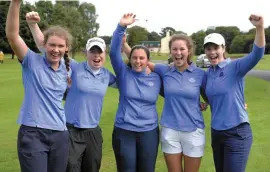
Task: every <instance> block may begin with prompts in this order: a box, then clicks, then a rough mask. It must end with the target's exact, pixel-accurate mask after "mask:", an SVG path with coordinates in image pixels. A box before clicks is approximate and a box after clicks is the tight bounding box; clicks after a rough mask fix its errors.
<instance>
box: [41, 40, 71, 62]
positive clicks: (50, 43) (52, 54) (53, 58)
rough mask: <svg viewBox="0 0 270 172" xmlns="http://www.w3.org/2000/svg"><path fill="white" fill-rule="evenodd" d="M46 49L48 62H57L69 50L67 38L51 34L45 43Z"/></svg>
mask: <svg viewBox="0 0 270 172" xmlns="http://www.w3.org/2000/svg"><path fill="white" fill-rule="evenodd" d="M45 49H46V54H47V60H48V62H49V63H50V64H57V63H59V61H60V59H61V58H62V57H63V56H64V54H65V52H66V51H67V50H68V48H67V45H66V39H65V38H63V37H60V36H57V35H52V36H49V37H48V39H47V41H46V43H45Z"/></svg>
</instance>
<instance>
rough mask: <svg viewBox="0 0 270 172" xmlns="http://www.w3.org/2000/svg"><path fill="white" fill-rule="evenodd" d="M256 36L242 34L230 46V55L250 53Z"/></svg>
mask: <svg viewBox="0 0 270 172" xmlns="http://www.w3.org/2000/svg"><path fill="white" fill-rule="evenodd" d="M253 41H254V35H252V34H240V35H237V36H235V37H234V39H233V41H232V43H231V45H230V50H231V51H230V53H249V52H250V51H251V47H252V45H253Z"/></svg>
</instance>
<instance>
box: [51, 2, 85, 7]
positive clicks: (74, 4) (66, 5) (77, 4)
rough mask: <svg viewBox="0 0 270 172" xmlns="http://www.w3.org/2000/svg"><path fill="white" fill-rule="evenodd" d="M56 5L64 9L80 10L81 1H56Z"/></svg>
mask: <svg viewBox="0 0 270 172" xmlns="http://www.w3.org/2000/svg"><path fill="white" fill-rule="evenodd" d="M55 3H56V4H61V5H62V6H63V7H65V8H70V7H75V8H78V7H79V4H80V2H79V1H74V0H65V1H63V0H56V1H55Z"/></svg>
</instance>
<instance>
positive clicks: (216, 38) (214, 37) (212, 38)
mask: <svg viewBox="0 0 270 172" xmlns="http://www.w3.org/2000/svg"><path fill="white" fill-rule="evenodd" d="M207 43H214V44H217V45H224V46H225V39H224V37H223V36H222V35H221V34H219V33H211V34H209V35H207V36H206V37H205V38H204V43H203V45H205V44H207Z"/></svg>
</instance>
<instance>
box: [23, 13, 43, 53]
mask: <svg viewBox="0 0 270 172" xmlns="http://www.w3.org/2000/svg"><path fill="white" fill-rule="evenodd" d="M25 18H26V21H27V24H28V26H29V28H30V30H31V33H32V36H33V38H34V41H35V44H36V46H37V47H38V49H39V50H40V51H41V49H42V48H43V47H44V35H43V33H42V32H41V30H40V28H39V27H38V24H37V23H38V22H40V17H39V14H38V13H37V12H34V11H32V12H29V13H27V14H26V16H25Z"/></svg>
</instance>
